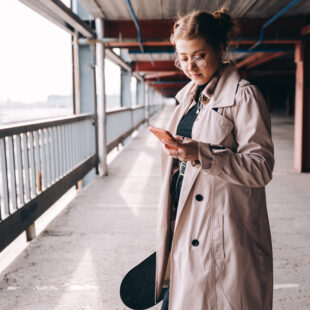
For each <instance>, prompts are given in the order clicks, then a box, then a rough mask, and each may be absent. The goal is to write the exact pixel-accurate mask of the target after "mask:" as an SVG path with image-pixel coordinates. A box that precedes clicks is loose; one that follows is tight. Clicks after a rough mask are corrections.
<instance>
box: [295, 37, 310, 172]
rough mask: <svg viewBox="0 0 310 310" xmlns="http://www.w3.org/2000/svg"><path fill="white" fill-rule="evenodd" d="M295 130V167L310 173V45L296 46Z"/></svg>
mask: <svg viewBox="0 0 310 310" xmlns="http://www.w3.org/2000/svg"><path fill="white" fill-rule="evenodd" d="M295 63H296V86H295V130H294V167H295V169H296V170H297V171H298V172H306V171H310V122H309V121H308V120H309V118H310V105H309V104H308V103H309V102H310V84H309V80H310V43H309V42H306V41H301V42H300V43H298V44H296V45H295Z"/></svg>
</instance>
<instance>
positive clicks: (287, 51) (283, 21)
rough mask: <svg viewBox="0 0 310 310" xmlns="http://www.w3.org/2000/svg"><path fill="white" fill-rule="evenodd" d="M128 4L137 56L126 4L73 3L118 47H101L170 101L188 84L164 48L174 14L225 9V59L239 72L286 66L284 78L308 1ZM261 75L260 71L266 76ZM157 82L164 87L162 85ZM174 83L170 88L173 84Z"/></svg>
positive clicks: (142, 0)
mask: <svg viewBox="0 0 310 310" xmlns="http://www.w3.org/2000/svg"><path fill="white" fill-rule="evenodd" d="M130 2H131V5H132V9H133V11H134V14H135V16H136V18H137V21H138V24H139V27H140V29H141V40H142V43H143V47H144V50H143V51H141V48H140V47H141V46H140V44H139V42H138V36H137V29H136V27H135V24H134V22H133V20H132V16H131V14H130V10H129V7H128V5H127V1H126V0H113V1H111V0H79V3H80V4H81V6H82V7H83V8H84V9H85V10H86V11H87V12H88V14H90V15H91V16H92V17H93V18H103V19H104V20H105V35H104V36H105V38H111V39H112V40H117V41H118V42H114V43H113V42H111V43H109V44H110V45H106V46H107V47H110V48H113V47H118V48H122V55H123V56H124V57H123V58H124V59H125V61H127V62H131V65H132V68H133V69H134V70H136V71H137V72H139V73H140V74H141V75H143V76H144V78H146V79H148V81H149V82H150V85H151V86H153V87H154V88H155V89H156V90H158V91H161V90H162V93H163V94H164V95H165V96H169V97H170V96H174V94H175V93H176V92H177V91H178V89H180V88H181V87H182V86H183V85H182V83H183V82H184V83H185V82H186V81H188V80H187V78H186V77H185V76H184V75H183V74H182V73H181V72H180V71H179V70H177V69H176V68H175V67H174V59H175V54H174V50H173V47H172V46H171V44H170V43H169V36H170V33H171V29H172V25H173V20H174V19H175V18H176V16H177V15H178V14H186V13H188V12H191V11H193V10H194V9H197V10H207V11H209V12H213V11H215V10H216V9H218V8H220V7H224V8H226V9H228V10H229V12H230V14H231V16H232V17H233V19H235V20H238V22H239V28H240V32H239V37H238V38H237V39H236V40H235V41H234V42H233V44H232V48H231V52H230V53H229V58H230V59H232V60H234V61H235V62H236V63H238V62H240V63H241V64H243V63H244V64H245V65H241V64H240V66H239V68H240V69H244V70H249V69H251V68H253V67H256V68H255V69H256V70H257V66H259V65H261V64H264V63H266V62H267V63H268V62H272V61H275V58H278V59H280V60H281V63H284V64H285V63H287V64H289V66H290V68H288V69H289V70H287V72H291V67H292V64H293V65H294V58H293V55H294V46H295V44H296V42H297V41H298V40H299V39H300V29H301V28H302V27H303V26H304V25H306V24H308V23H309V15H310V1H309V0H299V1H298V0H295V1H294V3H292V0H209V1H200V0H131V1H130ZM290 4H293V5H291V6H290V7H289V9H287V10H286V11H285V12H284V13H283V14H281V17H280V18H278V19H277V20H276V21H275V22H273V23H272V24H271V25H270V26H268V29H267V30H265V33H264V42H263V44H261V45H260V50H257V51H256V52H257V53H256V54H257V55H255V53H253V51H250V50H249V48H250V47H251V46H252V45H253V44H254V43H255V42H257V40H258V38H259V35H260V32H261V29H262V27H263V25H264V24H265V23H266V22H267V21H268V20H269V19H270V18H271V17H273V16H275V15H276V14H278V13H279V12H281V10H282V9H283V8H285V7H287V6H289V5H290ZM268 40H269V42H267V41H268ZM140 43H141V42H140ZM264 53H265V54H264ZM246 58H248V61H247V60H245V59H246ZM265 67H266V66H264V68H265ZM267 69H268V68H267ZM267 69H266V68H265V70H266V72H267ZM281 69H283V68H281ZM268 72H275V70H273V71H270V70H269V71H268ZM154 79H155V80H156V82H157V85H155V82H154V84H153V85H152V84H151V82H152V81H154ZM161 81H162V82H164V81H166V82H167V85H165V83H161ZM174 81H176V83H173V82H174ZM168 84H169V86H168ZM165 87H166V90H165ZM173 87H174V88H173ZM167 89H168V90H167Z"/></svg>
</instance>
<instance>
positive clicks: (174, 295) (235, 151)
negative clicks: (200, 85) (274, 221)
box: [155, 64, 274, 310]
mask: <svg viewBox="0 0 310 310" xmlns="http://www.w3.org/2000/svg"><path fill="white" fill-rule="evenodd" d="M194 88H195V84H194V83H193V82H190V83H188V84H187V85H186V86H185V87H184V88H183V89H182V90H181V91H180V92H179V93H178V94H177V95H176V99H177V100H178V102H179V103H180V104H179V105H178V106H177V107H176V108H175V110H174V113H173V115H172V116H171V119H170V122H169V124H168V126H167V128H166V129H167V130H169V131H170V132H171V133H173V134H176V128H177V125H178V123H179V121H180V119H181V117H182V116H183V114H184V113H185V112H186V110H187V108H188V107H189V106H190V105H191V101H192V99H191V95H190V94H191V92H192V91H193V89H194ZM202 93H203V94H204V91H203V92H202ZM213 108H218V109H215V110H214V109H213ZM192 138H193V139H195V140H198V141H199V160H200V162H201V165H199V166H198V167H193V166H192V165H191V164H190V163H188V165H187V168H186V172H185V176H184V180H183V185H182V190H181V194H180V200H179V206H178V213H177V218H176V223H175V229H174V236H173V243H172V246H171V251H169V240H170V238H171V236H170V233H169V230H170V229H169V225H170V194H169V187H170V181H171V170H172V164H173V158H171V157H169V156H168V155H167V154H166V153H165V152H163V158H162V159H163V160H162V170H163V182H162V192H161V197H160V203H159V221H158V227H157V228H158V229H157V248H156V251H157V257H156V292H155V293H156V298H158V296H159V295H160V293H161V290H162V286H163V282H164V278H165V276H166V278H167V275H168V278H170V301H169V309H170V310H202V309H209V310H217V309H218V310H232V309H234V310H241V309H246V310H256V309H257V310H265V309H266V310H267V309H268V310H269V309H272V289H273V268H272V245H271V236H270V228H269V221H268V215H267V210H266V197H265V185H266V184H267V183H268V182H269V181H270V180H271V178H272V170H273V166H274V156H273V143H272V140H271V129H270V117H269V113H268V111H267V107H266V104H265V102H264V99H263V97H262V95H261V93H260V91H259V90H258V89H257V88H256V87H255V86H253V85H251V84H250V83H249V82H248V81H246V80H243V79H240V76H239V74H238V72H237V70H236V69H235V68H234V66H233V65H232V64H229V65H228V66H227V67H226V69H225V70H224V72H223V74H222V76H221V78H220V80H219V82H218V85H217V87H216V89H215V92H214V94H213V96H212V97H211V99H210V102H209V103H208V104H207V105H206V106H204V108H203V109H202V111H201V112H200V114H199V118H198V119H197V120H196V121H195V122H194V125H193V130H192ZM209 143H210V144H216V145H222V146H224V147H225V149H224V150H217V151H216V150H213V151H212V152H211V150H210V147H209ZM197 195H201V196H202V197H201V196H198V199H197ZM201 198H202V200H201ZM193 240H196V243H197V240H198V242H199V244H198V246H197V244H196V246H193V245H192V241H193ZM169 254H170V255H169ZM168 260H169V266H170V267H169V268H168V270H167V265H168V264H167V263H168Z"/></svg>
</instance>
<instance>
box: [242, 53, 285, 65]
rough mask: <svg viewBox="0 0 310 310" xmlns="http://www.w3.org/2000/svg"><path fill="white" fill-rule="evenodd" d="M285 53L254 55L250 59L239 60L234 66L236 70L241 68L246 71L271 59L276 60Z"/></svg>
mask: <svg viewBox="0 0 310 310" xmlns="http://www.w3.org/2000/svg"><path fill="white" fill-rule="evenodd" d="M284 54H285V52H276V53H261V52H259V53H256V54H254V55H252V56H250V57H247V58H245V59H244V60H241V61H240V62H238V63H237V64H236V68H237V69H240V68H242V67H246V68H247V69H250V68H253V67H257V66H258V65H261V64H263V63H265V62H267V61H270V60H272V59H275V58H278V57H280V56H282V55H284Z"/></svg>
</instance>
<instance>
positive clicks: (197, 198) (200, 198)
mask: <svg viewBox="0 0 310 310" xmlns="http://www.w3.org/2000/svg"><path fill="white" fill-rule="evenodd" d="M195 198H196V200H197V201H201V200H202V199H203V196H202V195H200V194H198V195H196V197H195Z"/></svg>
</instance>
